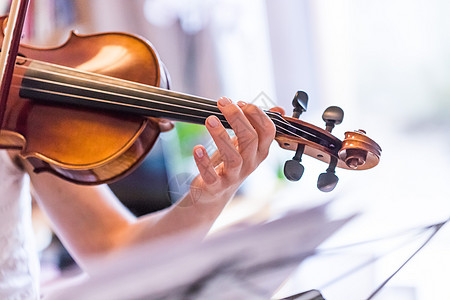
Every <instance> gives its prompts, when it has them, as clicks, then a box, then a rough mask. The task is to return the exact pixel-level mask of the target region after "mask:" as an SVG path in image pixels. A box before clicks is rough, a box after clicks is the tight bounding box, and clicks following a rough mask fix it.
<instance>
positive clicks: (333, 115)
mask: <svg viewBox="0 0 450 300" xmlns="http://www.w3.org/2000/svg"><path fill="white" fill-rule="evenodd" d="M322 119H323V120H324V121H325V126H326V128H325V129H326V130H327V131H328V132H331V131H332V130H333V128H334V126H335V125H339V124H341V123H342V120H343V119H344V111H343V110H342V108H340V107H338V106H330V107H328V108H327V109H325V111H324V112H323V115H322Z"/></svg>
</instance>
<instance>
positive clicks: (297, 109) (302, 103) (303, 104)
mask: <svg viewBox="0 0 450 300" xmlns="http://www.w3.org/2000/svg"><path fill="white" fill-rule="evenodd" d="M292 106H294V111H293V113H292V117H293V118H296V119H298V118H299V117H300V115H301V114H302V113H303V112H305V111H306V109H307V108H308V94H307V93H305V92H303V91H298V92H297V93H295V96H294V99H293V100H292Z"/></svg>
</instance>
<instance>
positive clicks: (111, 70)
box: [0, 16, 381, 191]
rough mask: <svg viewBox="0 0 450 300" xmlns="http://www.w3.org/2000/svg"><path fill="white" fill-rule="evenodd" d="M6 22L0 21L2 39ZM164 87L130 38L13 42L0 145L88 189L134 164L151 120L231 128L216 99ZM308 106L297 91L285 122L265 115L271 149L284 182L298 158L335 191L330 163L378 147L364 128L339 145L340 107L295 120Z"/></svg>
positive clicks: (297, 171) (344, 163) (362, 164)
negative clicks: (318, 117) (280, 156)
mask: <svg viewBox="0 0 450 300" xmlns="http://www.w3.org/2000/svg"><path fill="white" fill-rule="evenodd" d="M6 20H7V17H6V16H5V17H1V18H0V40H1V41H3V38H4V32H5V26H6ZM169 88H170V80H169V75H168V73H167V70H166V68H165V67H164V64H163V63H162V62H161V59H160V58H159V56H158V53H157V52H156V50H155V49H154V48H153V46H152V45H151V44H150V43H149V42H147V41H145V40H143V39H142V38H139V37H136V36H133V35H130V34H126V33H100V34H95V35H78V34H76V33H74V32H72V33H71V35H70V38H69V39H68V40H67V41H66V42H65V43H64V44H62V45H60V46H58V47H53V48H36V47H32V46H27V45H19V48H18V54H17V57H16V60H15V66H14V70H13V76H12V78H11V87H10V90H9V96H8V100H7V103H6V106H5V109H4V119H3V121H2V123H1V128H0V129H1V131H0V148H3V149H17V150H20V155H21V157H23V158H24V159H27V160H28V161H29V162H30V163H31V165H32V166H33V168H34V171H35V172H37V173H39V172H50V173H52V174H54V175H56V176H58V177H60V178H63V179H65V180H68V181H70V182H74V183H78V184H85V185H92V184H100V183H110V182H112V181H115V180H118V179H120V178H122V177H123V176H126V175H127V174H129V173H130V172H132V170H133V169H135V168H136V167H137V166H138V165H139V163H140V162H141V161H142V160H143V158H144V157H145V156H146V155H147V154H148V152H149V151H150V150H151V148H152V146H153V144H154V143H155V141H156V139H157V138H158V135H159V133H160V131H159V127H158V124H157V123H156V121H155V120H154V118H167V119H171V120H174V121H181V122H190V123H195V124H204V122H205V120H206V118H207V117H208V116H210V115H215V116H217V117H218V118H219V120H220V121H221V122H222V124H223V125H224V126H225V127H226V128H230V126H229V124H228V122H227V121H226V119H225V118H224V116H223V115H222V114H221V112H220V110H219V109H218V108H217V106H216V102H215V101H213V100H210V99H206V98H203V97H198V96H193V95H188V94H184V93H178V92H175V91H171V90H170V89H169ZM307 101H308V96H307V94H306V93H305V92H297V94H296V96H295V97H294V101H293V104H294V115H293V116H292V117H286V116H282V115H281V114H279V113H276V112H271V111H266V114H267V115H268V116H269V117H270V119H271V120H272V121H273V122H274V124H275V126H276V131H277V133H276V137H275V140H276V141H277V142H278V144H279V145H280V147H281V148H284V149H287V150H293V151H295V155H294V157H293V159H292V160H289V161H287V162H286V164H285V167H284V172H285V175H286V177H287V178H288V179H289V180H299V179H300V177H301V176H302V174H303V169H304V168H303V166H302V165H301V163H300V162H301V157H302V155H303V154H305V155H308V156H311V157H314V158H316V159H319V160H321V161H323V162H325V163H327V164H328V165H329V167H328V169H327V171H326V172H325V173H322V174H321V175H320V176H319V180H318V188H319V189H320V190H322V191H331V190H332V189H334V186H336V183H337V181H338V179H337V176H336V175H335V168H337V167H338V168H343V169H353V170H365V169H370V168H372V167H374V166H376V165H377V164H378V162H379V159H380V155H381V148H380V147H379V145H378V144H377V143H376V142H374V141H373V140H371V139H370V138H369V137H368V136H367V135H366V134H365V132H364V131H354V132H346V133H345V139H344V140H343V141H341V140H339V139H338V138H336V137H335V136H333V135H332V134H331V130H332V128H333V127H334V125H337V124H339V123H340V122H342V118H343V111H342V110H341V109H340V108H338V107H330V108H328V109H327V110H326V111H325V113H324V115H323V119H324V120H325V122H326V128H325V129H322V128H319V127H317V126H315V125H312V124H309V123H307V122H304V121H301V120H299V116H300V114H301V113H302V112H303V111H305V110H306V107H307Z"/></svg>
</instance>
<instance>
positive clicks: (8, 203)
mask: <svg viewBox="0 0 450 300" xmlns="http://www.w3.org/2000/svg"><path fill="white" fill-rule="evenodd" d="M0 299H2V300H3V299H8V300H13V299H14V300H15V299H27V300H28V299H32V300H35V299H39V263H38V257H37V253H36V251H35V248H34V237H33V229H32V224H31V196H30V183H29V177H28V175H26V174H25V173H24V172H23V171H21V170H19V169H18V168H17V167H15V166H14V164H13V163H12V161H11V159H10V158H9V156H8V154H7V152H6V151H4V150H0Z"/></svg>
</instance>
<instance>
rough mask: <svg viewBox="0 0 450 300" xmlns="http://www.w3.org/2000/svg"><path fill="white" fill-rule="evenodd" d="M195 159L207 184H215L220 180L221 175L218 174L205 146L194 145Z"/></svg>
mask: <svg viewBox="0 0 450 300" xmlns="http://www.w3.org/2000/svg"><path fill="white" fill-rule="evenodd" d="M193 152H194V159H195V163H196V164H197V168H198V171H199V172H200V176H201V177H202V179H203V182H205V183H206V184H207V185H213V184H215V183H216V182H218V181H219V176H218V175H217V173H216V171H215V169H214V165H213V164H212V162H211V159H210V158H209V156H208V154H207V153H206V150H205V148H204V147H203V146H200V145H198V146H195V147H194V151H193Z"/></svg>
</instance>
